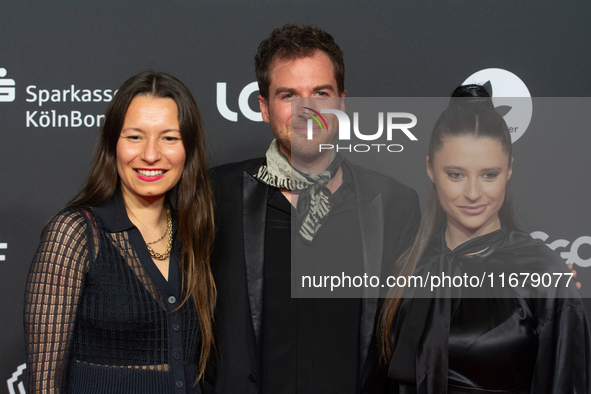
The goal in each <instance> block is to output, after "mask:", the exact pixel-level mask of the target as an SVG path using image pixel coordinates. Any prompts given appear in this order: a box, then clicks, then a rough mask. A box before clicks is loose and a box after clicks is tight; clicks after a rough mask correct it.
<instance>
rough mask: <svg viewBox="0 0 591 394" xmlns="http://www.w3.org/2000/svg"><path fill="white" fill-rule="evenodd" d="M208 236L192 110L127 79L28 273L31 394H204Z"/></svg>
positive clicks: (209, 339) (199, 132)
mask: <svg viewBox="0 0 591 394" xmlns="http://www.w3.org/2000/svg"><path fill="white" fill-rule="evenodd" d="M213 238H214V222H213V204H212V195H211V189H210V184H209V180H208V175H207V168H206V151H205V140H204V133H203V127H202V124H201V118H200V115H199V110H198V108H197V104H196V103H195V100H194V99H193V97H192V95H191V93H190V92H189V90H188V89H187V87H186V86H185V85H183V84H182V83H181V82H180V81H179V80H177V79H176V78H174V77H172V76H170V75H167V74H164V73H153V72H143V73H140V74H138V75H135V76H134V77H132V78H130V79H128V80H127V81H126V82H125V83H124V84H123V85H122V86H121V88H120V89H119V90H118V92H117V94H116V95H115V96H114V98H113V101H112V102H111V103H110V105H109V107H108V109H107V112H106V116H105V123H104V125H103V127H102V129H101V134H100V139H99V142H98V146H97V150H96V155H95V160H94V165H93V167H92V169H91V172H90V175H89V176H88V179H87V180H86V183H85V185H84V187H83V188H82V190H81V191H80V192H79V193H78V195H77V196H76V197H75V198H74V199H73V200H72V202H71V203H70V204H69V205H68V207H67V208H65V209H63V210H62V211H60V212H59V213H58V214H56V215H55V216H54V217H53V218H52V219H51V221H50V222H49V223H48V224H47V226H46V227H45V230H44V232H43V235H42V240H41V243H40V245H39V248H38V250H37V253H36V254H35V257H34V259H33V263H32V265H31V268H30V270H29V275H28V278H27V285H26V294H25V341H26V352H27V365H28V370H29V371H28V383H29V388H28V390H29V391H28V392H29V393H77V394H79V393H125V394H127V393H138V394H139V393H142V394H147V393H154V394H156V393H199V392H201V390H200V386H199V384H198V382H199V381H200V380H201V379H203V377H204V370H205V365H206V362H207V361H208V359H210V357H211V356H212V354H213V353H214V352H215V346H214V335H213V312H214V305H215V298H216V290H215V285H214V282H213V278H212V274H211V270H210V266H209V255H210V251H211V248H212V244H213Z"/></svg>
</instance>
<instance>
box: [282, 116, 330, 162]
mask: <svg viewBox="0 0 591 394" xmlns="http://www.w3.org/2000/svg"><path fill="white" fill-rule="evenodd" d="M277 127H278V125H277V124H275V123H274V122H271V128H272V129H273V134H274V135H275V138H276V139H277V142H278V143H279V146H280V147H282V148H283V149H285V150H287V151H288V152H290V154H291V157H292V158H297V159H301V160H305V161H310V160H313V159H316V158H318V157H320V156H322V155H323V153H326V151H324V152H321V151H320V145H321V144H332V142H333V140H334V137H335V136H330V134H328V133H323V134H322V135H321V136H316V137H315V138H314V139H312V140H308V139H307V138H306V137H305V136H302V135H297V136H293V135H292V132H291V127H290V126H288V127H287V128H286V129H287V131H285V128H284V129H283V130H281V131H280V132H276V130H278V128H277ZM294 140H295V143H294Z"/></svg>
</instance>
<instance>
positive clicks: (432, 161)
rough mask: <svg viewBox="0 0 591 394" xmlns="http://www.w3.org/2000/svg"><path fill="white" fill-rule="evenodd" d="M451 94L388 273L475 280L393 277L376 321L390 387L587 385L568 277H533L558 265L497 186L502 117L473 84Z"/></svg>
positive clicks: (437, 390) (502, 167)
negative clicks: (412, 222) (416, 222)
mask: <svg viewBox="0 0 591 394" xmlns="http://www.w3.org/2000/svg"><path fill="white" fill-rule="evenodd" d="M454 96H455V97H454V98H453V99H452V101H450V105H449V106H448V108H447V109H446V110H445V111H444V112H443V113H442V114H441V116H440V117H439V119H438V121H437V123H436V124H435V127H434V130H433V133H432V135H431V140H430V144H429V154H428V156H427V172H428V175H429V177H430V179H431V180H432V182H433V188H432V190H431V196H430V198H429V201H428V202H427V207H426V210H425V212H424V215H423V218H422V220H421V224H420V229H419V233H418V235H417V237H416V239H415V240H414V242H413V244H412V246H411V247H410V249H409V250H408V251H406V253H405V254H403V255H402V256H401V258H400V259H399V260H398V262H397V265H396V267H399V272H397V274H398V275H402V276H405V277H409V275H414V276H417V277H419V276H420V277H422V278H428V277H431V278H433V277H438V278H443V277H444V276H448V277H450V278H451V277H460V278H463V277H464V275H466V276H470V277H473V276H474V277H478V278H481V277H482V278H484V279H486V283H485V284H484V285H483V286H482V287H479V286H476V288H472V287H471V286H472V283H473V282H470V284H471V285H470V286H466V285H464V286H462V284H461V283H459V282H458V281H454V282H453V284H452V282H451V281H449V282H448V284H447V285H445V284H444V285H440V287H437V288H435V290H434V291H431V290H430V289H428V288H427V289H425V288H416V287H415V288H410V287H409V288H408V289H400V288H394V289H393V290H392V292H391V294H390V296H391V297H390V298H388V299H386V300H385V302H384V305H383V306H384V307H383V310H382V316H381V322H380V334H381V336H380V337H381V345H382V354H381V356H382V360H383V361H384V362H386V363H389V370H388V376H389V378H390V379H392V382H393V385H394V386H395V387H396V389H397V393H400V394H409V393H413V394H416V393H419V394H431V393H433V394H441V393H449V394H452V393H453V394H460V393H493V392H494V393H536V394H539V393H565V394H566V393H581V394H582V393H585V394H587V393H588V392H589V388H590V387H591V384H590V379H591V374H590V365H591V362H590V356H591V352H590V341H589V328H588V325H587V320H586V317H585V313H584V308H583V305H582V303H581V300H580V299H579V298H578V294H577V291H576V289H575V286H574V283H572V282H574V281H570V282H571V283H570V285H567V281H566V280H564V281H561V282H560V283H559V284H558V285H556V286H555V287H553V288H551V287H548V288H546V289H543V288H542V287H541V286H540V285H539V284H538V286H537V287H536V285H535V281H534V278H536V277H537V276H536V275H538V276H540V275H543V274H542V273H550V274H552V273H557V274H561V273H562V274H567V273H568V271H567V270H566V267H565V264H564V262H563V261H562V260H561V259H560V257H558V256H557V255H556V254H555V253H554V252H553V251H552V250H550V249H549V248H548V247H547V246H546V245H544V244H543V243H542V242H540V241H537V240H533V239H532V238H531V237H530V236H529V235H528V234H527V233H524V232H522V231H519V229H518V225H517V221H516V220H515V215H514V213H513V207H512V202H511V198H510V193H509V189H508V187H507V183H508V182H509V179H510V178H511V176H512V172H513V156H512V145H511V137H510V134H509V130H508V128H507V125H506V123H505V121H504V120H503V118H502V116H501V115H499V114H498V113H497V112H496V111H495V109H494V107H493V105H492V101H491V99H490V97H488V94H487V93H486V91H485V90H484V88H482V87H480V86H477V85H469V86H463V87H460V88H458V89H457V90H456V91H455V92H454ZM456 97H467V98H461V99H460V98H456ZM512 273H514V274H518V275H519V274H521V273H523V274H524V275H526V274H528V275H531V278H532V281H531V282H529V283H528V284H525V285H524V284H523V283H522V282H521V280H523V278H524V276H519V278H520V281H519V284H518V285H515V283H514V282H512V283H513V284H512V285H509V283H508V280H509V276H510V274H512ZM503 275H504V278H505V282H504V284H502V283H501V279H500V278H501V276H503ZM528 277H529V276H528ZM550 277H551V278H553V279H556V278H557V276H552V275H550ZM491 278H493V279H494V280H495V281H496V284H494V283H493V282H491V281H489V280H491ZM483 282H484V281H483ZM415 283H416V282H415ZM443 283H445V282H443ZM464 283H465V282H464ZM552 285H554V281H553V282H552ZM442 286H443V287H442ZM405 291H406V293H405ZM403 297H404V298H403Z"/></svg>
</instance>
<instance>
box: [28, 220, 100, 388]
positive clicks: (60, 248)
mask: <svg viewBox="0 0 591 394" xmlns="http://www.w3.org/2000/svg"><path fill="white" fill-rule="evenodd" d="M90 215H91V214H90V213H87V212H86V211H84V210H78V209H72V208H70V209H66V210H64V211H62V212H60V213H58V214H57V215H56V216H55V217H54V218H53V219H52V220H51V221H50V223H49V224H48V225H47V226H46V228H45V231H44V233H43V236H42V239H41V243H40V244H39V247H38V249H37V252H36V254H35V257H34V258H33V262H32V264H31V267H30V269H29V274H28V277H27V283H26V289H25V310H24V323H25V349H26V354H27V366H28V385H29V387H28V393H59V392H61V389H62V387H63V385H64V383H65V382H64V377H65V376H66V373H67V367H68V359H69V357H68V354H69V350H70V347H71V346H70V344H71V341H72V332H73V330H74V322H75V319H76V310H77V307H78V304H79V299H80V296H81V294H82V289H83V286H84V277H85V273H86V272H87V269H88V266H89V259H90V258H91V257H92V258H93V254H94V253H90V251H91V250H94V248H93V243H94V241H93V234H92V229H91V226H90V225H89V224H90V223H92V222H91V219H89V218H90Z"/></svg>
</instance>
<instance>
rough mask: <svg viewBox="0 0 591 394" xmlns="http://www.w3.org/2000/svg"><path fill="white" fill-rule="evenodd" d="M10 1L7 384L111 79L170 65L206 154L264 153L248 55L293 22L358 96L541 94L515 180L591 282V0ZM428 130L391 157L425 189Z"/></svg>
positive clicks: (0, 234)
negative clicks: (338, 52) (50, 223)
mask: <svg viewBox="0 0 591 394" xmlns="http://www.w3.org/2000/svg"><path fill="white" fill-rule="evenodd" d="M0 16H1V19H2V22H1V23H0V163H1V164H0V166H1V167H0V168H1V170H0V174H1V175H0V187H1V193H0V316H2V317H1V318H0V333H1V334H2V335H1V336H0V381H2V382H7V384H6V385H4V383H1V384H0V393H11V394H12V393H24V392H25V391H24V386H23V379H24V373H23V370H24V368H25V367H24V345H23V334H22V309H23V306H22V303H23V288H24V282H25V277H26V273H27V269H28V266H29V262H30V261H31V258H32V256H33V254H34V252H35V249H36V247H37V243H38V242H39V235H40V232H41V230H42V228H43V225H44V223H45V222H46V221H47V220H48V219H49V218H50V216H51V215H52V214H53V213H55V212H56V211H57V210H58V209H59V208H60V207H62V206H63V205H64V204H65V203H66V202H67V201H68V200H69V199H70V198H71V197H72V196H73V195H74V194H75V193H76V191H77V190H78V189H79V187H80V186H81V183H82V181H83V179H84V177H85V174H86V172H87V170H88V168H89V164H90V161H91V152H92V147H93V143H94V141H95V138H96V135H97V131H98V124H99V122H100V121H101V115H102V114H103V113H104V111H105V109H106V107H107V105H108V103H109V101H110V100H111V98H112V96H113V94H114V91H115V90H116V89H117V87H118V86H119V85H120V84H121V83H122V82H123V81H124V80H125V79H127V78H128V77H130V76H131V75H133V74H135V73H137V72H139V71H142V70H145V69H154V70H158V71H166V72H169V73H171V74H173V75H175V76H176V77H178V78H179V79H180V80H182V81H183V82H184V83H185V84H186V85H187V86H188V87H189V88H190V89H191V91H192V92H193V94H194V95H195V97H196V99H197V102H198V104H199V107H200V109H201V111H202V114H203V118H204V121H205V125H206V128H207V133H208V138H209V146H210V155H211V156H210V162H211V164H212V165H216V164H222V163H226V162H230V161H237V160H243V159H246V158H250V157H255V156H262V155H263V154H264V152H265V150H266V148H267V146H268V144H269V142H270V140H271V138H272V136H271V131H270V128H269V126H268V125H267V124H265V123H262V122H261V121H260V114H259V113H258V112H259V110H258V102H257V94H258V92H257V89H258V88H257V85H256V83H253V82H254V81H255V76H254V65H253V63H254V61H253V57H254V54H255V52H256V49H257V47H258V44H259V42H260V41H261V40H262V39H264V38H266V37H267V36H268V35H269V33H270V32H271V30H272V29H273V28H275V27H278V26H281V25H283V24H285V23H290V22H295V23H309V24H313V25H316V26H319V27H321V28H323V29H325V30H327V31H328V32H330V33H331V34H332V35H333V36H334V37H335V39H336V41H337V42H338V43H339V44H340V46H341V47H342V49H343V50H344V51H345V52H346V58H345V62H346V67H347V73H346V74H347V75H346V87H347V95H348V96H352V97H445V96H448V95H449V94H450V93H451V91H452V90H453V89H454V88H455V87H456V86H457V85H459V84H462V83H463V82H464V81H466V80H469V79H470V78H472V80H475V81H477V82H482V83H484V82H488V81H490V82H491V85H492V86H493V91H494V94H495V96H516V95H517V96H525V97H530V96H531V97H534V99H533V100H532V102H533V108H532V111H531V115H530V116H526V117H525V118H521V119H519V120H516V121H515V122H517V123H515V125H514V127H516V128H518V130H516V133H519V135H520V138H519V140H518V141H516V142H515V143H514V154H515V167H514V175H513V180H512V182H513V184H514V185H513V186H514V189H515V192H516V194H517V195H518V197H519V202H520V206H521V211H522V215H523V219H524V221H525V223H526V225H527V231H529V232H536V233H535V234H536V236H537V237H538V238H542V239H544V241H545V242H546V243H547V244H548V245H549V246H550V247H552V248H553V249H555V250H557V251H558V252H561V256H562V257H563V258H564V259H565V261H569V262H573V263H575V267H576V268H577V270H578V272H579V280H580V281H581V282H582V283H583V288H587V289H591V268H588V267H589V266H591V228H590V225H589V224H590V223H591V210H590V209H589V195H590V191H591V190H590V189H591V187H590V185H589V184H590V182H589V181H590V176H589V171H590V170H591V165H590V164H591V158H590V157H591V155H590V154H589V148H590V147H591V128H590V127H589V125H590V124H591V122H589V120H588V119H589V116H590V115H589V113H590V112H591V100H590V99H589V96H591V78H589V70H591V51H590V50H589V49H590V48H591V30H590V29H589V21H590V20H591V3H589V2H586V1H577V2H573V1H560V2H559V1H543V2H540V1H537V0H532V1H519V2H517V1H480V2H470V1H435V0H431V1H426V0H421V1H413V2H411V1H371V2H353V1H314V2H313V1H305V2H297V3H296V2H291V1H277V2H271V1H252V2H246V1H238V0H236V1H221V2H213V1H167V2H162V1H132V0H126V1H92V2H75V1H65V0H64V1H57V2H49V1H4V2H2V5H1V6H0ZM537 97H559V98H566V97H572V98H574V99H572V105H568V102H567V101H565V100H567V99H561V100H559V102H560V103H561V106H562V107H564V108H565V110H564V111H562V113H561V115H560V116H556V117H555V116H553V115H552V110H551V109H549V108H543V107H544V105H543V104H541V105H539V107H538V108H536V99H535V98H537ZM565 103H566V104H565ZM569 111H570V112H569ZM509 114H510V113H509ZM509 114H507V116H509ZM585 116H587V120H586V121H585ZM569 117H572V118H576V121H572V122H570V121H569ZM506 119H507V118H506ZM508 122H509V121H508ZM510 126H511V125H510ZM418 140H419V141H418V142H417V143H415V144H409V145H408V149H405V150H404V151H403V152H400V153H396V155H398V156H396V158H395V159H394V160H395V163H396V164H395V165H393V166H391V167H390V168H384V169H383V172H385V173H387V174H388V175H391V176H394V177H396V178H397V179H399V180H401V181H402V182H403V183H406V184H408V185H409V186H412V187H414V188H415V189H416V190H417V191H418V192H419V195H420V197H421V199H422V202H423V203H424V201H425V200H426V196H427V193H428V190H429V188H430V183H429V181H428V178H427V176H426V174H425V169H424V156H425V154H426V147H427V144H428V135H420V136H418ZM406 147H407V146H406V145H405V148H406ZM587 301H588V300H587Z"/></svg>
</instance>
